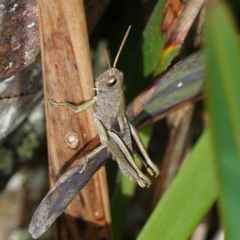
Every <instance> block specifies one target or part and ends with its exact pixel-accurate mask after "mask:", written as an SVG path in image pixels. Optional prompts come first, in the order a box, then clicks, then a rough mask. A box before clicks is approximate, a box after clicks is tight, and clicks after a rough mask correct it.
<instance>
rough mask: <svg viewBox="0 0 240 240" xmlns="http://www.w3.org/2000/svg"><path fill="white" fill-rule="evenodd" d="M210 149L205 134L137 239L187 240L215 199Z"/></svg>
mask: <svg viewBox="0 0 240 240" xmlns="http://www.w3.org/2000/svg"><path fill="white" fill-rule="evenodd" d="M216 192H217V191H216V184H215V182H214V176H213V166H212V150H211V147H210V143H209V133H205V134H204V135H203V136H202V137H201V139H200V140H199V141H198V143H197V145H196V146H195V147H194V150H193V151H192V153H191V155H190V156H189V157H188V159H187V160H186V161H185V162H184V163H183V166H182V168H181V169H180V171H179V173H178V174H177V176H176V177H175V179H174V180H173V182H172V183H171V185H170V187H169V188H168V189H167V191H166V193H165V194H164V195H163V197H162V199H161V201H160V202H159V203H158V205H157V206H156V208H155V210H154V212H153V213H152V215H151V216H150V218H149V220H148V222H147V224H146V225H145V226H144V228H143V230H142V231H141V233H140V235H139V237H138V238H137V240H145V239H148V240H154V239H156V240H159V239H164V240H186V239H188V238H189V236H190V235H191V233H192V232H193V230H194V228H195V227H196V226H197V224H198V223H199V221H200V220H201V219H202V218H203V217H204V215H205V214H206V212H207V211H208V210H209V208H210V207H211V206H212V204H213V203H214V201H215V199H216V196H217V194H216Z"/></svg>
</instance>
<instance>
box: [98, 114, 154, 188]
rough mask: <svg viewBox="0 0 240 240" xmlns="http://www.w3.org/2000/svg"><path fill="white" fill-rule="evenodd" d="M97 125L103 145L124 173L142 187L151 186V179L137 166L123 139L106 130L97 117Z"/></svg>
mask: <svg viewBox="0 0 240 240" xmlns="http://www.w3.org/2000/svg"><path fill="white" fill-rule="evenodd" d="M95 125H96V128H97V131H98V134H99V136H100V140H101V143H102V145H103V146H104V147H107V148H108V150H109V151H110V152H111V154H112V155H113V156H114V157H115V158H116V161H117V162H118V165H119V167H120V169H121V170H122V172H123V174H124V175H125V176H126V177H128V178H130V179H135V180H136V181H137V183H138V184H139V185H140V186H141V187H148V186H150V184H151V183H150V180H149V179H148V178H147V177H146V176H145V175H144V174H142V173H141V171H140V170H139V169H138V168H137V166H136V164H135V162H134V160H133V158H132V156H131V154H130V153H129V150H128V149H127V148H126V146H125V145H124V143H123V142H122V140H121V139H120V138H119V137H118V136H117V135H116V134H115V133H113V132H110V131H106V130H105V128H104V126H103V124H102V123H101V121H99V120H98V119H95Z"/></svg>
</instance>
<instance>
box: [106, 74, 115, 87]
mask: <svg viewBox="0 0 240 240" xmlns="http://www.w3.org/2000/svg"><path fill="white" fill-rule="evenodd" d="M105 83H106V85H107V87H112V86H114V85H115V84H116V83H117V77H116V76H109V77H108V79H107V80H106V82H105Z"/></svg>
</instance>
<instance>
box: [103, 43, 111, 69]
mask: <svg viewBox="0 0 240 240" xmlns="http://www.w3.org/2000/svg"><path fill="white" fill-rule="evenodd" d="M103 51H104V55H105V58H106V60H107V65H108V69H109V70H110V69H111V68H112V67H111V64H110V60H109V56H108V53H107V50H106V47H105V46H104V47H103Z"/></svg>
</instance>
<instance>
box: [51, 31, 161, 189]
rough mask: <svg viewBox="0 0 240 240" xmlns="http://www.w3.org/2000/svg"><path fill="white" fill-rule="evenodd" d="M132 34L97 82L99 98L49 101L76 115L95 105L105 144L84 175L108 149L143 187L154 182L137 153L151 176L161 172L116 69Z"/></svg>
mask: <svg viewBox="0 0 240 240" xmlns="http://www.w3.org/2000/svg"><path fill="white" fill-rule="evenodd" d="M129 31H130V27H129V28H128V30H127V32H126V34H125V37H124V39H123V41H122V44H121V46H120V48H119V50H118V53H117V56H116V58H115V60H114V64H113V67H111V66H110V64H109V60H108V58H107V62H108V66H109V69H108V70H107V71H106V72H104V73H103V74H101V75H100V76H99V77H98V78H96V79H95V88H94V90H95V91H96V93H97V94H96V96H95V97H93V98H92V99H90V100H88V101H86V102H84V103H83V104H81V105H78V106H75V105H72V104H70V103H68V102H61V103H58V102H54V101H53V100H49V102H50V103H52V104H54V105H59V106H66V107H67V108H69V109H71V110H72V111H73V112H75V113H80V112H82V111H84V110H86V109H88V108H89V107H91V106H93V107H94V121H95V126H96V129H97V132H98V134H99V137H100V141H101V145H100V146H99V147H97V148H96V149H94V150H93V151H91V152H89V153H88V154H87V155H86V160H85V164H84V166H83V168H82V170H81V172H83V171H85V169H86V167H87V164H88V162H89V161H90V160H91V158H93V157H94V156H95V155H96V154H97V153H98V152H99V151H101V150H102V149H103V148H107V149H108V150H109V151H110V152H111V154H112V158H113V159H114V160H116V161H117V163H118V165H119V168H120V169H121V171H122V173H123V174H124V175H125V176H126V177H128V178H130V179H134V180H135V181H137V183H138V184H139V185H140V186H141V187H149V186H150V183H151V182H150V180H149V179H148V178H147V177H146V176H145V175H144V174H143V173H142V172H141V171H140V170H139V169H138V167H137V165H136V163H135V162H134V160H133V153H136V154H137V155H138V156H139V158H140V159H141V161H142V162H143V164H144V166H145V167H146V169H147V171H148V172H149V174H150V175H152V176H155V177H156V176H157V175H158V174H159V170H158V168H157V166H156V165H155V164H154V163H153V162H152V161H151V160H150V158H149V156H148V154H147V152H146V150H145V148H144V145H143V143H142V141H141V138H140V137H139V135H138V133H137V130H136V129H135V128H134V126H133V125H132V124H131V123H130V122H129V121H128V119H127V117H126V108H125V99H124V93H123V89H122V86H123V73H122V72H121V71H119V70H118V69H116V68H115V66H116V63H117V60H118V57H119V54H120V52H121V50H122V47H123V45H124V43H125V41H126V38H127V35H128V33H129ZM106 56H107V55H106Z"/></svg>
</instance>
